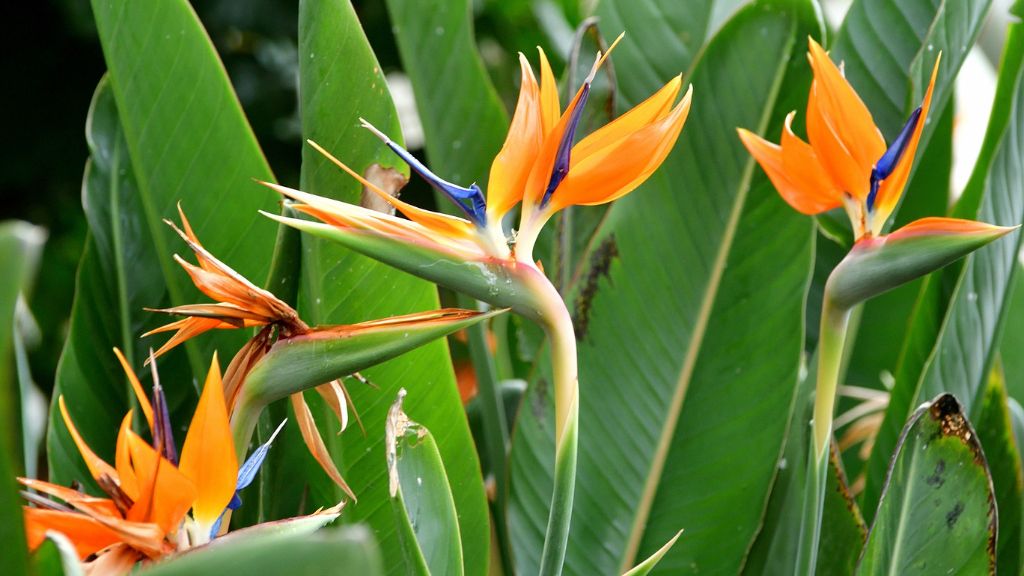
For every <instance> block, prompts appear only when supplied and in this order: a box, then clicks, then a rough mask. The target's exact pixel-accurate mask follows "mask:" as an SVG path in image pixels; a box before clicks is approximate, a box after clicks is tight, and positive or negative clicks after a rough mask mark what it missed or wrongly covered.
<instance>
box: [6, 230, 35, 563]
mask: <svg viewBox="0 0 1024 576" xmlns="http://www.w3.org/2000/svg"><path fill="white" fill-rule="evenodd" d="M45 239H46V234H45V232H43V230H42V229H40V228H36V227H35V226H32V225H31V224H29V223H27V222H19V221H6V222H2V223H0V261H2V262H4V270H5V273H4V274H3V279H2V280H0V422H2V423H3V424H2V426H0V541H2V542H3V543H4V566H5V570H9V571H10V573H11V574H12V575H13V576H22V575H26V574H28V552H27V548H26V543H25V527H24V525H23V523H22V519H21V502H20V498H19V497H18V484H17V482H15V480H14V477H15V475H16V474H18V473H19V471H20V470H22V468H23V465H22V463H21V462H19V461H18V454H21V430H20V429H19V423H20V422H21V415H20V411H21V404H20V401H19V394H18V381H17V378H16V377H15V370H14V330H15V325H14V317H15V309H16V308H17V303H18V294H19V293H20V292H21V290H22V287H23V286H24V285H25V284H26V283H27V282H28V278H29V276H30V275H31V273H32V267H33V266H34V262H35V260H36V258H37V257H38V255H39V252H40V251H41V250H42V246H43V242H44V241H45Z"/></svg>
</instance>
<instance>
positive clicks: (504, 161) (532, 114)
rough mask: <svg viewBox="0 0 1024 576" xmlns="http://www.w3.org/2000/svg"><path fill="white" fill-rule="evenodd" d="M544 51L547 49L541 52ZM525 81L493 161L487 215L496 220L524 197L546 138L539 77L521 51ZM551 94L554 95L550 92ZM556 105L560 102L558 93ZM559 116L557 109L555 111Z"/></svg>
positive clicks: (488, 185) (520, 88)
mask: <svg viewBox="0 0 1024 576" xmlns="http://www.w3.org/2000/svg"><path fill="white" fill-rule="evenodd" d="M541 54H543V52H542V53H541ZM519 67H520V69H521V71H522V78H523V79H522V84H521V86H520V87H519V100H518V102H517V103H516V111H515V114H514V115H513V116H512V124H511V125H510V126H509V128H508V135H507V136H506V137H505V144H504V145H502V147H501V151H500V152H498V155H497V156H495V157H494V161H493V162H492V163H491V174H490V176H489V178H488V181H487V217H488V218H489V219H490V220H491V221H492V222H496V221H499V220H500V219H501V217H502V216H504V215H505V213H506V212H508V211H509V210H510V209H511V208H512V207H513V206H515V205H516V204H517V203H518V202H519V201H520V200H522V198H523V190H524V188H525V187H526V181H527V179H528V178H529V177H530V169H531V168H532V167H533V161H534V160H535V159H536V158H537V153H538V152H539V151H540V146H541V143H542V142H543V141H544V119H543V115H544V111H543V110H542V105H541V102H540V98H541V95H540V91H539V89H538V87H537V79H536V78H534V76H533V70H532V69H530V63H529V62H527V61H526V56H523V55H522V54H520V55H519ZM549 97H550V96H549ZM554 106H555V107H557V106H558V96H557V93H556V96H555V103H554ZM555 114H556V117H557V111H556V112H555Z"/></svg>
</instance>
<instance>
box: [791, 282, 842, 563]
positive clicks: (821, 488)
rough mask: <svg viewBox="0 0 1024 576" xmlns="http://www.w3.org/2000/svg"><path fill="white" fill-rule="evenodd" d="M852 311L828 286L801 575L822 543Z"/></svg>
mask: <svg viewBox="0 0 1024 576" xmlns="http://www.w3.org/2000/svg"><path fill="white" fill-rule="evenodd" d="M849 321H850V309H849V308H846V307H843V306H838V305H836V303H835V301H834V300H833V298H832V294H831V292H830V290H829V284H828V283H826V285H825V298H824V301H823V303H822V306H821V330H820V332H819V337H818V354H817V356H818V373H817V386H816V390H815V394H814V420H813V427H814V434H813V435H812V436H811V439H810V452H811V457H809V458H808V459H807V478H806V485H805V489H804V500H803V506H802V507H803V521H802V523H801V535H800V539H799V548H798V550H797V562H798V564H797V567H798V570H799V571H800V572H799V573H800V574H805V575H807V576H811V575H813V574H814V572H815V569H816V565H817V556H818V544H819V542H820V540H821V519H822V515H823V513H824V508H825V485H826V474H827V472H828V448H829V442H830V441H831V438H832V417H833V411H834V410H835V402H836V390H837V388H838V385H839V374H840V371H841V370H842V364H843V349H844V347H845V345H846V333H847V327H848V325H849Z"/></svg>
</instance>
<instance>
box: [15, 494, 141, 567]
mask: <svg viewBox="0 0 1024 576" xmlns="http://www.w3.org/2000/svg"><path fill="white" fill-rule="evenodd" d="M24 512H25V535H26V537H27V539H28V547H29V549H30V550H35V549H36V548H38V547H39V545H40V544H42V543H43V540H45V538H46V532H47V531H48V530H53V531H54V532H60V533H61V534H63V535H65V536H67V537H68V540H70V541H71V543H72V544H74V546H75V551H76V552H78V557H79V558H80V559H82V560H84V559H85V558H87V557H88V556H89V555H91V554H93V553H95V552H97V551H99V550H102V549H104V548H106V547H107V546H110V545H112V544H116V543H118V542H120V541H121V538H120V536H118V534H117V533H116V532H114V531H113V530H110V529H109V528H107V527H105V526H104V525H103V524H101V523H99V522H97V521H96V520H94V519H92V518H90V517H89V516H86V515H84V514H79V513H77V512H62V511H59V510H44V509H41V508H32V507H29V506H26V507H25V508H24Z"/></svg>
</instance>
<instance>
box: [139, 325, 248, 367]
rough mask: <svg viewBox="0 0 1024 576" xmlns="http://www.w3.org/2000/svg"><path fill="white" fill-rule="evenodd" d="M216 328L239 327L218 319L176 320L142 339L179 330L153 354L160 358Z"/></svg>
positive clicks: (150, 332) (152, 331)
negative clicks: (189, 340)
mask: <svg viewBox="0 0 1024 576" xmlns="http://www.w3.org/2000/svg"><path fill="white" fill-rule="evenodd" d="M215 328H216V329H231V328H237V326H234V325H232V324H229V323H228V322H224V321H223V320H219V319H217V318H202V317H192V318H184V319H182V320H176V321H174V322H171V323H170V324H165V325H163V326H161V327H159V328H156V329H153V330H150V331H149V332H146V333H145V334H143V335H142V337H143V338H145V337H146V336H150V335H153V334H158V333H160V332H169V331H171V330H177V332H175V333H174V336H171V339H170V340H168V341H167V342H164V345H163V346H161V347H160V349H159V350H157V351H156V352H155V353H154V354H153V357H154V358H158V357H160V356H162V355H163V354H166V353H167V352H169V351H170V350H171V349H172V348H174V347H175V346H177V345H178V344H181V343H183V342H185V341H186V340H188V339H190V338H194V337H196V336H199V335H200V334H202V333H204V332H207V331H210V330H213V329H215ZM147 363H148V361H147Z"/></svg>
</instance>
